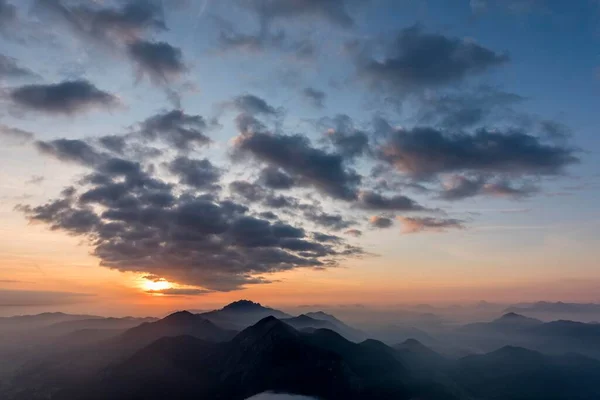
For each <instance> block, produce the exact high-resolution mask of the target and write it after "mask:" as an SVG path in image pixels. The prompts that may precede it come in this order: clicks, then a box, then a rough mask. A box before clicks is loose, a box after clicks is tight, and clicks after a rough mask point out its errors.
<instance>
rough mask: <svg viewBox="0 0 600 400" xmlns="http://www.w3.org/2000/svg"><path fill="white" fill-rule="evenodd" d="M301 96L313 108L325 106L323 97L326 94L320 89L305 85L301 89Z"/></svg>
mask: <svg viewBox="0 0 600 400" xmlns="http://www.w3.org/2000/svg"><path fill="white" fill-rule="evenodd" d="M302 96H303V97H304V98H305V99H306V100H308V101H309V103H310V104H311V105H312V106H314V107H315V108H324V107H325V98H326V97H327V95H326V94H325V92H323V91H321V90H318V89H315V88H312V87H306V88H304V89H303V90H302Z"/></svg>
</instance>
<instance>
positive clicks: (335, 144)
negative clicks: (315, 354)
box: [0, 0, 600, 315]
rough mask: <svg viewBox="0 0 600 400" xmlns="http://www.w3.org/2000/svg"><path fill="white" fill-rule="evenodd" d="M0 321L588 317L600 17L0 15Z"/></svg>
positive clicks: (593, 276)
mask: <svg viewBox="0 0 600 400" xmlns="http://www.w3.org/2000/svg"><path fill="white" fill-rule="evenodd" d="M0 44H1V45H0V104H1V107H0V218H1V221H2V224H0V314H2V315H13V314H21V313H27V312H34V311H35V312H38V311H48V310H61V311H68V312H88V313H97V314H98V313H100V314H106V315H108V314H111V315H130V314H131V315H158V314H160V313H163V312H167V311H169V310H173V309H182V308H194V309H211V308H214V307H218V306H220V305H223V304H225V303H227V302H229V301H233V300H236V299H240V298H249V299H252V300H255V301H260V302H262V303H266V304H269V305H272V306H281V307H286V306H288V307H291V306H298V305H302V304H305V305H306V304H322V305H336V306H343V305H349V304H353V305H357V304H360V305H361V306H371V307H391V306H394V305H398V304H418V303H431V304H452V303H468V302H477V301H480V300H486V301H492V302H502V303H517V302H523V301H536V300H548V301H558V300H561V301H573V302H597V301H600V298H598V294H597V293H599V289H600V271H599V270H598V268H597V258H598V250H597V249H598V245H599V244H600V243H599V238H600V210H599V209H598V207H597V206H596V205H597V198H598V195H599V189H600V161H599V159H598V157H597V153H598V151H599V150H600V141H599V140H598V139H597V137H598V134H597V128H598V126H600V115H599V114H598V112H597V109H598V104H600V101H599V100H600V51H599V49H600V46H599V45H600V3H598V2H597V1H595V0H580V1H578V2H576V3H573V2H565V1H558V0H502V1H501V0H470V1H469V0H453V1H446V0H439V1H438V0H219V1H216V0H170V1H167V0H164V1H160V0H96V1H91V0H88V1H83V0H20V1H16V0H0Z"/></svg>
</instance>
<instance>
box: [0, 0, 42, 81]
mask: <svg viewBox="0 0 600 400" xmlns="http://www.w3.org/2000/svg"><path fill="white" fill-rule="evenodd" d="M1 7H2V6H1V5H0V12H1ZM32 76H35V74H34V73H33V71H31V70H30V69H29V68H25V67H22V66H20V65H19V63H18V62H17V60H16V59H14V58H12V57H8V56H5V55H3V54H0V79H3V78H25V77H32Z"/></svg>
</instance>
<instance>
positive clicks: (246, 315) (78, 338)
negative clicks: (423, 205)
mask: <svg viewBox="0 0 600 400" xmlns="http://www.w3.org/2000/svg"><path fill="white" fill-rule="evenodd" d="M8 320H10V319H9V318H6V319H3V320H2V323H1V324H2V325H0V326H2V328H5V329H4V330H2V331H1V332H3V334H5V335H8V333H7V332H10V333H11V334H14V333H15V332H18V331H19V329H25V328H24V327H31V326H36V327H37V329H36V331H37V336H36V337H37V338H38V339H36V340H37V341H36V340H34V338H33V337H32V338H30V339H31V340H32V342H31V346H30V347H20V348H19V347H14V348H13V349H12V350H11V351H12V354H13V355H14V356H19V357H20V361H19V363H18V367H16V368H12V369H11V368H8V369H6V370H5V371H3V372H2V375H1V377H2V384H1V386H0V398H2V399H7V400H36V399H52V400H97V399H114V400H134V399H136V400H154V399H167V398H172V399H200V398H206V399H231V400H236V399H239V400H244V399H247V398H250V397H253V396H259V395H260V396H263V397H262V398H269V397H268V396H273V394H268V393H269V392H273V393H287V394H293V395H303V396H308V397H314V398H319V399H324V400H329V399H331V400H333V399H342V400H348V399H407V400H409V399H422V400H438V399H439V400H454V399H456V400H463V399H464V400H476V399H480V400H496V399H498V400H511V399H515V400H517V399H519V400H521V399H522V400H525V399H527V400H537V399H539V400H542V399H543V400H548V399H555V400H559V399H565V400H567V399H568V400H572V399H582V400H583V399H586V400H587V399H590V400H592V399H598V398H600V387H599V386H598V385H597V382H598V380H599V379H600V352H598V350H597V349H598V348H600V346H598V344H600V325H596V324H586V323H580V322H573V321H555V322H542V321H541V320H537V319H535V318H530V317H526V316H523V315H519V314H516V313H507V314H505V315H503V316H501V317H499V318H497V319H495V320H492V321H490V322H484V323H473V324H467V325H462V326H457V327H454V328H452V329H448V330H446V331H445V332H444V333H440V332H438V333H436V334H432V335H431V336H430V337H431V340H433V341H434V343H435V346H434V347H435V348H431V347H429V346H427V345H426V344H424V343H422V342H421V341H419V340H417V339H414V338H413V339H409V340H404V339H402V340H398V341H397V342H395V343H394V342H388V343H387V344H386V343H384V342H381V341H377V340H374V339H369V338H368V337H369V336H370V333H369V332H366V331H363V330H359V329H356V328H354V327H351V326H350V325H348V324H346V323H344V322H342V321H341V320H339V319H338V318H336V317H335V316H333V315H330V314H327V313H324V312H307V313H305V314H301V315H297V316H292V315H289V314H287V313H284V312H282V311H279V310H276V309H272V308H268V307H263V306H262V305H260V304H258V303H253V302H250V301H247V300H243V301H238V302H235V303H232V304H229V305H227V306H225V307H223V308H222V309H219V310H214V311H210V312H204V313H199V314H193V313H190V312H187V311H178V312H175V313H173V314H171V315H168V316H167V317H165V318H162V319H160V320H155V319H134V318H122V319H115V318H100V317H93V316H89V315H88V316H69V315H66V314H42V315H39V316H28V317H17V318H15V319H14V320H13V321H14V323H13V324H10V323H8V322H7V321H8ZM131 325H133V326H131ZM19 326H21V328H19ZM27 329H29V328H27ZM21 332H22V330H21ZM59 332H60V333H59ZM416 332H419V331H418V330H416ZM45 333H46V334H47V335H48V337H52V340H49V341H48V340H39V337H40V336H43V335H44V334H45ZM33 343H36V344H35V345H34V344H33ZM438 348H439V349H454V350H456V351H454V352H453V351H442V352H440V351H437V350H438ZM459 350H460V351H459ZM6 354H8V353H7V350H6V349H5V350H4V353H3V354H1V355H3V356H5V355H6ZM464 354H467V355H466V356H465V355H464ZM19 357H16V358H19ZM3 358H4V359H5V360H6V357H3ZM16 358H14V359H16ZM11 360H12V359H11ZM7 364H8V363H7ZM265 396H267V397H265ZM258 398H261V397H258Z"/></svg>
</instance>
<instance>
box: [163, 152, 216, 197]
mask: <svg viewBox="0 0 600 400" xmlns="http://www.w3.org/2000/svg"><path fill="white" fill-rule="evenodd" d="M167 167H168V169H169V171H170V172H171V173H173V174H175V175H177V176H178V177H179V182H180V183H182V184H184V185H188V186H192V187H195V188H197V189H210V190H215V189H217V188H218V182H219V180H220V179H221V171H220V170H219V169H218V168H217V167H215V166H214V165H213V164H212V163H211V162H210V161H209V160H208V159H206V158H204V159H202V160H196V159H191V158H187V157H183V156H180V157H177V158H176V159H174V160H173V161H171V162H170V163H169V164H168V165H167Z"/></svg>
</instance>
